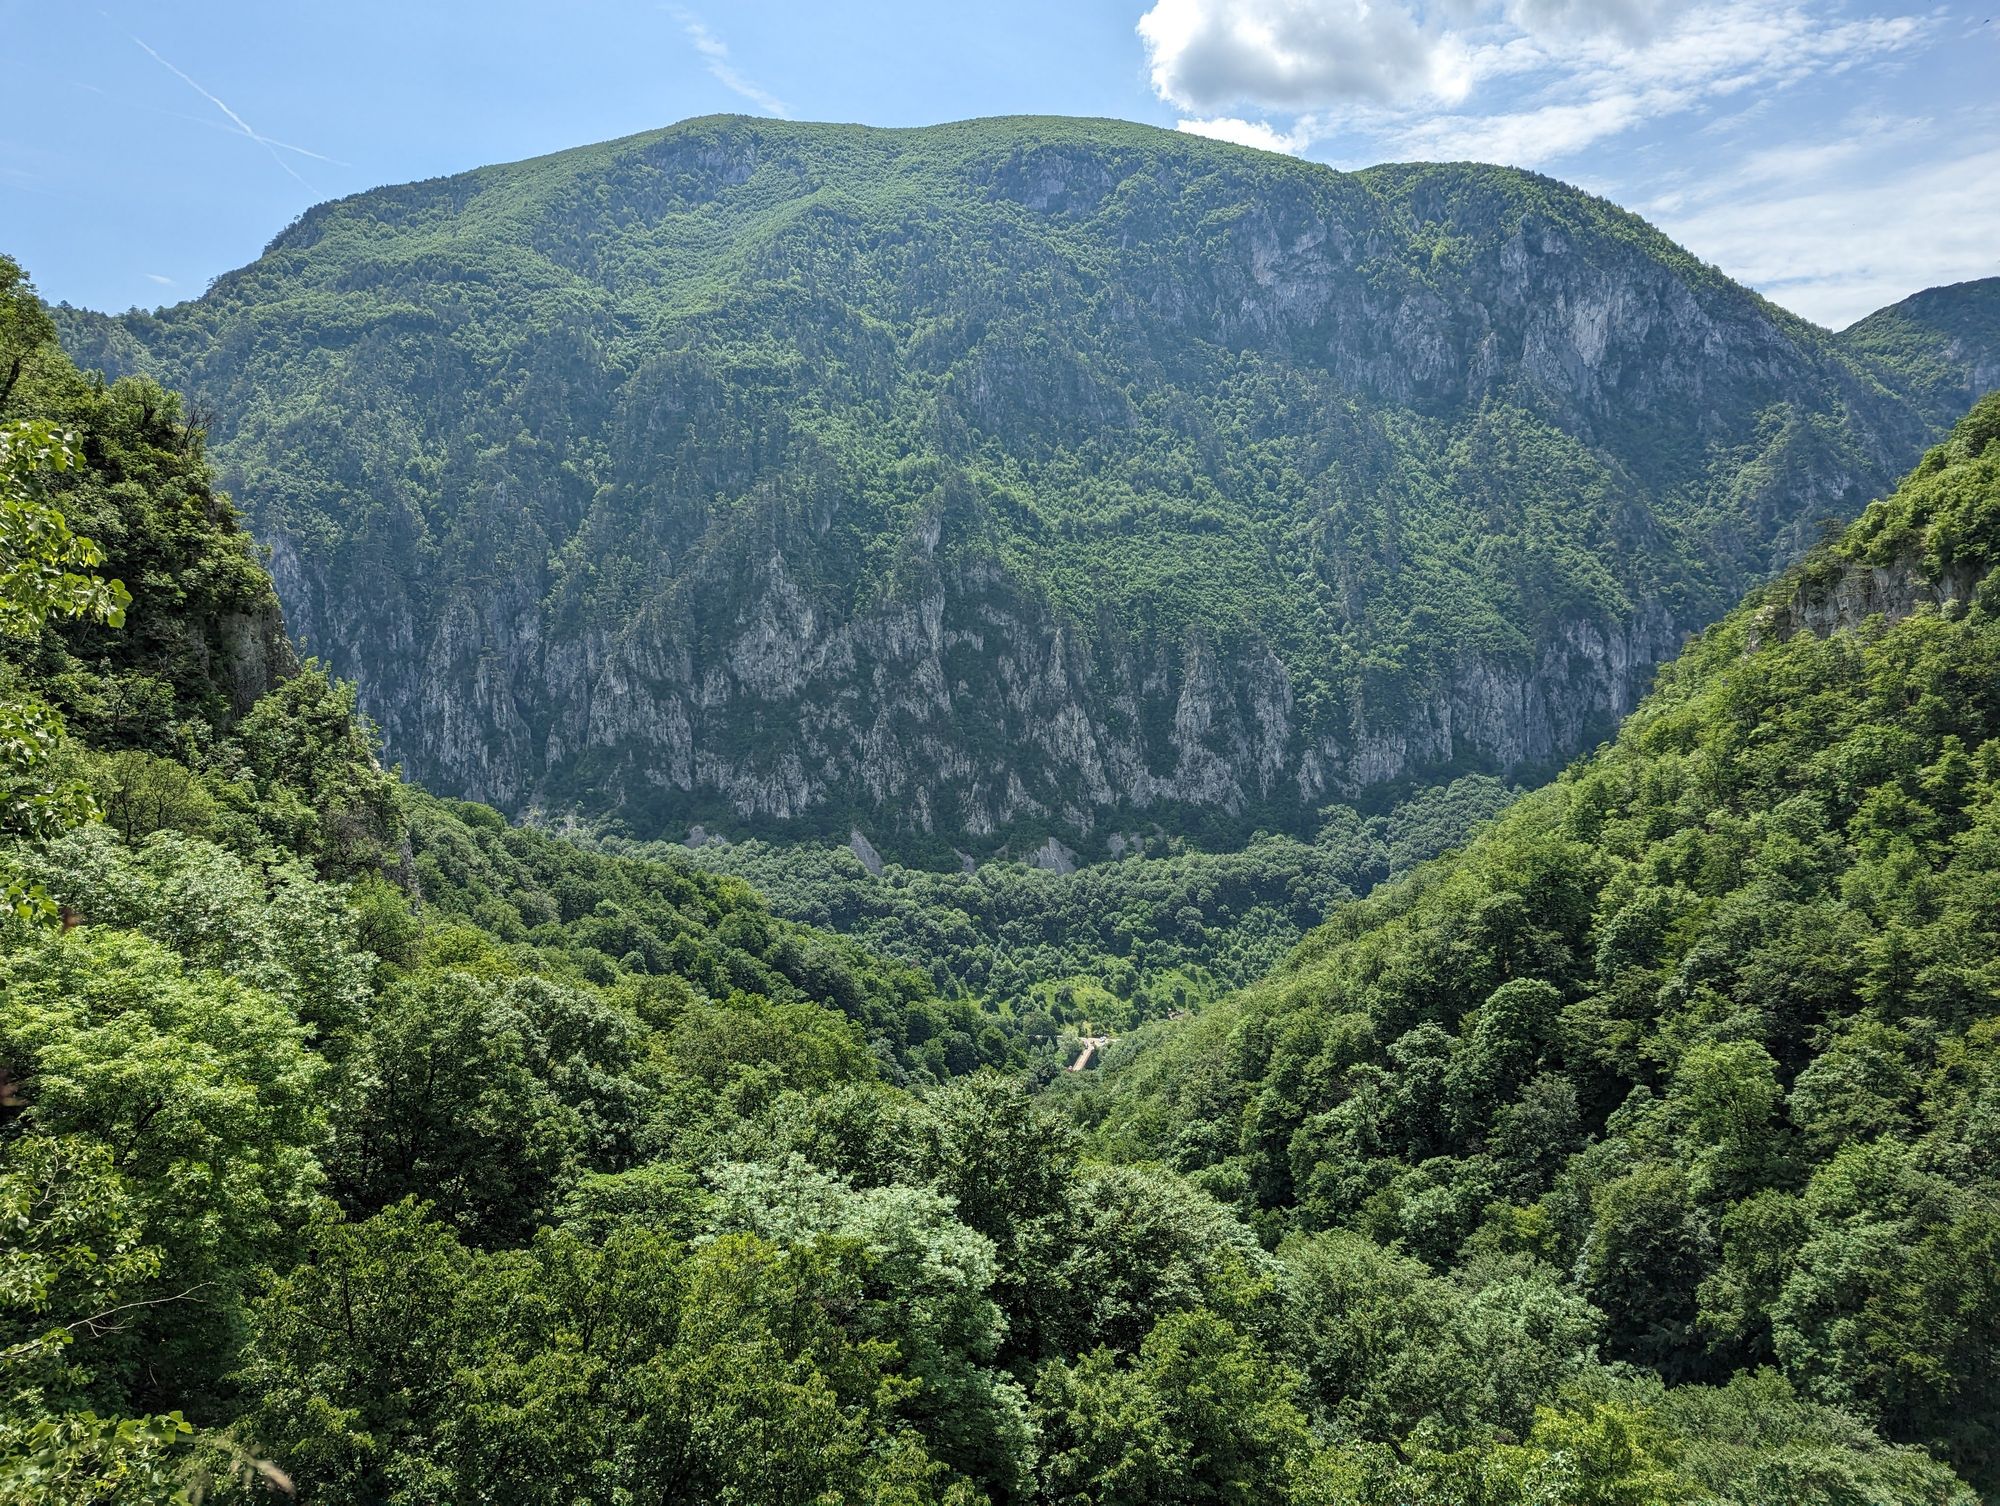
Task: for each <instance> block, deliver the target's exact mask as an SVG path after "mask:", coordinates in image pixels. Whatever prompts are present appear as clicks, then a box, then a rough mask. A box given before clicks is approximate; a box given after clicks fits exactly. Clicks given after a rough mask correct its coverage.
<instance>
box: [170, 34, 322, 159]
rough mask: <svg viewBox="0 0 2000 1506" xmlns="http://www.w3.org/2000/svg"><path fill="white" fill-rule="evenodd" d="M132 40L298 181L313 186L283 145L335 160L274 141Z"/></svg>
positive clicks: (183, 74)
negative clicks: (285, 155) (282, 152)
mask: <svg viewBox="0 0 2000 1506" xmlns="http://www.w3.org/2000/svg"><path fill="white" fill-rule="evenodd" d="M132 40H133V41H134V42H135V43H137V44H138V46H139V48H140V50H141V51H142V52H144V53H145V54H146V56H147V57H149V58H151V59H152V60H153V61H154V62H156V63H158V64H159V65H160V66H161V67H162V68H164V69H166V70H167V72H169V73H171V74H172V75H173V76H174V77H175V78H177V79H179V80H180V81H181V82H182V83H184V84H186V85H187V86H188V87H189V88H190V89H192V90H194V92H195V93H197V94H199V95H200V96H201V97H202V98H203V99H205V100H207V101H208V102H209V103H210V104H212V105H214V106H215V108H216V109H218V110H220V111H221V112H222V113H223V114H224V115H226V116H228V117H229V119H230V121H231V122H232V123H233V124H234V125H235V127H236V129H237V131H239V132H240V133H242V134H243V135H245V136H248V137H249V138H250V139H251V140H252V141H254V142H256V143H257V144H258V145H259V146H261V147H262V148H264V150H265V151H267V152H269V153H270V154H271V160H272V161H273V162H275V163H277V164H278V166H280V167H282V168H283V169H284V170H285V171H286V172H288V173H290V174H291V175H292V176H293V177H294V178H297V179H298V181H299V182H300V183H301V184H303V185H304V186H305V187H307V188H311V187H312V185H311V184H310V183H307V182H306V180H305V179H304V178H302V177H300V176H299V172H298V169H297V168H295V167H293V166H292V164H291V163H289V162H287V161H286V160H285V159H284V158H283V157H280V156H279V155H278V148H279V147H281V146H283V147H285V150H286V151H288V152H297V153H299V154H300V155H301V156H305V157H319V160H320V161H322V162H331V161H333V159H332V158H331V157H320V155H319V153H318V152H309V151H307V150H306V149H305V148H304V147H302V146H285V143H284V142H282V141H273V140H272V139H271V138H270V137H268V136H265V135H261V134H260V133H259V132H258V131H257V129H256V128H255V127H254V126H252V125H251V124H250V122H249V121H247V120H245V119H244V118H243V117H242V116H241V115H238V114H237V113H236V112H235V111H234V110H232V109H230V108H229V106H228V105H226V104H224V103H223V102H222V101H221V100H219V99H217V98H216V97H215V96H214V95H213V94H210V93H209V92H208V90H206V89H204V88H202V86H201V85H200V84H198V83H196V82H195V81H194V80H193V79H191V78H189V77H188V76H187V75H186V74H185V73H183V72H181V71H180V69H178V68H176V67H175V66H174V65H173V64H172V63H170V62H168V61H167V60H166V59H165V58H163V57H161V56H160V55H159V54H158V53H157V52H155V51H153V49H152V48H150V47H148V46H147V45H146V44H145V43H144V42H143V41H140V39H139V38H138V37H134V38H132Z"/></svg>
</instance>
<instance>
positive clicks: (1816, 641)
mask: <svg viewBox="0 0 2000 1506" xmlns="http://www.w3.org/2000/svg"><path fill="white" fill-rule="evenodd" d="M1996 565H2000V395H1995V396H1993V397H1989V398H1987V399H1986V400H1984V401H1983V402H1982V403H1980V404H1979V405H1978V406H1977V407H1976V408H1975V409H1974V410H1973V412H1972V413H1971V414H1970V415H1969V416H1968V417H1967V418H1965V419H1964V420H1963V422H1961V423H1960V425H1959V426H1958V428H1957V430H1956V431H1955V432H1954V434H1953V436H1952V437H1951V439H1950V440H1949V441H1948V442H1947V443H1946V444H1944V445H1942V446H1940V447H1938V448H1937V449H1935V450H1933V451H1932V452H1931V453H1930V454H1929V455H1928V456H1927V457H1926V458H1925V460H1924V461H1923V463H1922V464H1921V465H1920V466H1919V467H1918V468H1917V469H1916V471H1915V472H1914V473H1912V475H1911V476H1910V477H1909V478H1908V479H1907V480H1906V481H1905V482H1904V484H1903V486H1902V487H1901V489H1900V490H1898V491H1897V492H1896V493H1895V494H1894V495H1893V496H1891V497H1890V498H1888V499H1887V500H1885V501H1882V502H1879V503H1877V504H1876V505H1874V506H1873V507H1871V508H1870V509H1869V510H1868V511H1867V512H1866V513H1865V514H1864V515H1863V516H1862V518H1861V519H1860V520H1859V521H1858V522H1857V523H1856V524H1855V525H1854V526H1853V527H1852V528H1851V529H1850V530H1849V531H1848V532H1847V533H1846V534H1845V536H1844V537H1842V538H1841V539H1840V540H1839V541H1838V542H1837V543H1834V544H1832V545H1831V546H1829V547H1828V548H1826V549H1825V550H1824V551H1822V552H1821V553H1819V554H1818V555H1816V556H1815V557H1814V558H1812V559H1811V560H1810V561H1808V563H1807V564H1806V565H1805V566H1804V567H1803V568H1802V570H1801V571H1800V572H1798V573H1797V575H1796V576H1795V577H1794V578H1792V579H1790V580H1788V581H1786V582H1784V583H1782V584H1781V585H1780V586H1779V587H1777V588H1774V589H1772V590H1770V591H1768V592H1766V593H1764V594H1763V595H1762V596H1760V597H1758V598H1756V599H1754V600H1753V601H1752V602H1751V603H1750V604H1749V605H1747V606H1745V607H1744V608H1743V609H1742V610H1740V611H1738V612H1737V613H1736V614H1734V615H1733V616H1731V617H1730V618H1729V619H1727V620H1726V621H1725V622H1724V623H1722V624H1721V625H1720V626H1718V627H1717V628H1715V629H1714V630H1713V631H1711V632H1710V633H1709V634H1708V635H1707V636H1706V637H1704V638H1703V639H1702V640H1701V641H1700V642H1699V643H1697V644H1696V645H1694V646H1693V647H1692V648H1690V649H1689V651H1688V652H1687V653H1686V654H1685V655H1683V657H1682V658H1681V660H1680V661H1679V662H1678V663H1676V664H1675V665H1673V666H1672V667H1671V669H1670V670H1669V671H1668V672H1667V673H1666V674H1665V675H1664V676H1663V677H1662V680H1661V683H1660V685H1659V687H1658V689H1657V690H1656V691H1655V693H1654V694H1653V695H1652V697H1651V698H1650V699H1649V700H1648V701H1647V702H1646V703H1645V704H1644V706H1643V707H1642V708H1641V709H1640V710H1639V711H1638V712H1637V713H1636V714H1635V715H1634V716H1633V717H1632V718H1631V719H1630V720H1629V721H1628V722H1627V723H1626V725H1625V728H1624V730H1623V732H1622V733H1621V735H1620V736H1619V738H1618V740H1617V741H1616V743H1615V744H1613V745H1611V746H1609V747H1608V748H1606V749H1605V750H1603V751H1602V752H1601V753H1599V754H1598V755H1597V756H1595V757H1594V758H1592V759H1590V760H1588V761H1586V762H1584V763H1583V764H1581V765H1580V766H1578V767H1577V768H1576V769H1574V770H1573V771H1571V772H1570V773H1569V774H1568V775H1566V776H1565V777H1564V778H1563V779H1561V780H1560V781H1558V782H1557V783H1556V784H1554V785H1553V786H1551V787H1549V788H1547V789H1545V790H1542V791H1539V792H1537V793H1535V794H1533V795H1530V796H1528V797H1526V798H1525V799H1524V800H1522V801H1521V802H1520V803H1519V804H1517V805H1516V806H1514V807H1513V809H1512V810H1510V811H1509V812H1508V813H1507V814H1506V815H1505V816H1503V817H1502V818H1501V819H1500V820H1499V821H1498V822H1497V823H1496V824H1495V825H1494V826H1492V827H1491V828H1489V829H1488V830H1487V831H1486V832H1485V833H1484V834H1483V835H1482V836H1480V837H1479V838H1478V839H1477V840H1476V841H1474V842H1473V843H1472V844H1471V845H1470V847H1469V848H1468V849H1467V850H1466V851H1465V852H1463V853H1462V854H1460V855H1459V856H1457V857H1455V858H1452V859H1449V860H1446V861H1443V862H1440V863H1437V864H1435V865H1432V866H1429V867H1426V868H1424V869H1421V870H1419V871H1418V873H1417V874H1415V875H1414V876H1412V877H1411V878H1409V879H1407V880H1405V881H1404V882H1402V883H1400V884H1398V885H1394V886H1391V887H1389V888H1387V889H1385V890H1384V891H1382V892H1379V893H1377V894H1375V895H1373V896H1371V897H1370V898H1368V899H1367V900H1364V901H1362V902H1360V903H1358V904H1355V905H1351V906H1348V907H1346V908H1345V909H1343V910H1341V911H1339V912H1337V913H1336V914H1335V915H1334V916H1333V918H1332V919H1331V920H1329V921H1328V923H1327V924H1326V925H1325V926H1324V927H1322V928H1321V929H1320V930H1319V931H1317V932H1315V933H1314V934H1313V935H1312V936H1311V937H1309V938H1308V939H1307V941H1306V942H1305V943H1304V944H1303V945H1302V946H1301V947H1300V948H1299V950H1298V952H1297V954H1296V955H1295V956H1294V958H1293V959H1292V961H1291V963H1290V964H1289V966H1288V967H1287V968H1286V969H1285V970H1284V971H1283V972H1282V973H1280V974H1279V975H1277V976H1275V977H1273V978H1272V979H1271V980H1269V981H1268V982H1266V983H1264V984H1262V985H1260V986H1259V987H1258V988H1256V989H1253V990H1251V991H1250V992H1248V993H1247V994H1245V995H1244V996H1242V998H1241V999H1240V1000H1238V1001H1236V1002H1234V1003H1232V1004H1231V1005H1229V1006H1227V1007H1225V1008H1222V1009H1217V1010H1214V1011H1211V1012H1210V1013H1208V1014H1207V1015H1206V1016H1204V1017H1202V1018H1200V1019H1198V1020H1195V1021H1192V1022H1189V1023H1188V1024H1186V1025H1184V1026H1182V1027H1180V1028H1178V1029H1175V1030H1170V1031H1156V1032H1155V1040H1154V1042H1153V1043H1152V1045H1151V1046H1150V1048H1149V1049H1144V1050H1139V1051H1136V1052H1134V1053H1133V1054H1132V1055H1130V1057H1129V1058H1128V1059H1127V1060H1126V1062H1125V1064H1124V1065H1123V1067H1122V1070H1116V1071H1114V1072H1113V1073H1112V1075H1111V1077H1110V1079H1109V1081H1108V1082H1106V1083H1105V1084H1104V1085H1103V1091H1102V1092H1100V1093H1098V1094H1094V1095H1090V1096H1088V1097H1085V1098H1083V1099H1082V1100H1081V1101H1079V1103H1078V1104H1077V1107H1078V1109H1079V1112H1081V1113H1083V1114H1084V1115H1085V1116H1086V1117H1087V1118H1088V1119H1089V1120H1090V1121H1091V1122H1093V1123H1094V1124H1095V1126H1096V1131H1095V1133H1096V1137H1097V1140H1098V1143H1099V1144H1100V1145H1101V1146H1103V1147H1105V1148H1106V1149H1107V1150H1111V1151H1114V1152H1115V1153H1118V1154H1121V1155H1126V1156H1131V1155H1146V1156H1157V1157H1158V1158H1160V1159H1161V1160H1163V1161H1165V1162H1167V1163H1168V1164H1170V1165H1172V1166H1174V1167H1176V1168H1177V1169H1179V1170H1181V1171H1183V1172H1185V1173H1187V1174H1190V1175H1191V1176H1192V1177H1193V1178H1194V1180H1195V1181H1196V1182H1197V1183H1198V1184H1199V1185H1201V1186H1203V1187H1205V1188H1207V1189H1209V1190H1210V1191H1212V1192H1214V1193H1216V1194H1217V1195H1219V1196H1221V1197H1222V1198H1224V1199H1225V1200H1227V1201H1229V1202H1230V1203H1232V1204H1234V1205H1235V1206H1236V1207H1238V1208H1239V1209H1240V1210H1241V1211H1242V1213H1243V1214H1244V1216H1245V1217H1246V1218H1247V1219H1249V1220H1250V1222H1251V1223H1252V1224H1253V1226H1254V1227H1256V1228H1257V1229H1258V1231H1259V1233H1260V1235H1262V1237H1263V1238H1264V1240H1265V1241H1266V1242H1267V1243H1271V1244H1276V1245H1277V1246H1278V1248H1279V1251H1280V1257H1281V1259H1283V1258H1286V1255H1287V1252H1295V1251H1302V1250H1306V1249H1320V1248H1327V1247H1328V1242H1329V1241H1332V1242H1334V1246H1333V1247H1335V1248H1343V1249H1349V1250H1357V1251H1362V1252H1373V1251H1376V1250H1377V1249H1378V1248H1386V1249H1393V1250H1396V1251H1398V1252H1399V1253H1398V1254H1397V1255H1394V1256H1388V1255H1376V1254H1366V1253H1364V1254H1363V1255H1360V1256H1351V1257H1350V1259H1357V1260H1358V1259H1364V1258H1365V1259H1377V1260H1388V1261H1393V1262H1395V1263H1396V1266H1397V1268H1398V1269H1399V1270H1400V1271H1402V1272H1403V1273H1404V1274H1403V1275H1402V1277H1401V1278H1400V1279H1401V1280H1402V1281H1403V1282H1405V1283H1407V1285H1408V1289H1410V1290H1415V1291H1421V1290H1426V1289H1428V1288H1432V1287H1438V1286H1441V1285H1442V1286H1451V1285H1455V1284H1459V1283H1463V1282H1465V1281H1467V1280H1468V1279H1477V1277H1476V1273H1479V1272H1483V1271H1486V1270H1490V1269H1492V1268H1493V1266H1494V1263H1495V1262H1503V1263H1504V1262H1506V1261H1520V1260H1526V1261H1529V1262H1531V1263H1532V1265H1533V1266H1534V1267H1535V1268H1537V1269H1543V1270H1547V1271H1549V1272H1550V1273H1551V1276H1552V1277H1553V1274H1554V1273H1555V1272H1561V1273H1562V1276H1561V1278H1560V1280H1559V1281H1557V1282H1555V1285H1554V1286H1553V1288H1552V1293H1551V1296H1552V1299H1553V1298H1555V1297H1557V1296H1559V1297H1560V1299H1561V1300H1562V1301H1566V1302H1573V1303H1587V1304H1588V1305H1589V1307H1590V1308H1591V1309H1592V1311H1593V1313H1594V1315H1595V1317H1594V1320H1593V1321H1594V1325H1595V1326H1594V1330H1593V1332H1594V1335H1595V1338H1596V1341H1597V1343H1598V1345H1599V1348H1600V1353H1601V1354H1602V1355H1603V1357H1604V1358H1605V1359H1606V1360H1609V1361H1613V1362H1616V1363H1618V1364H1621V1365H1626V1366H1634V1367H1642V1368H1643V1369H1644V1370H1645V1371H1647V1372H1650V1373H1653V1374H1656V1375H1658V1376H1660V1377H1662V1378H1663V1379H1665V1380H1667V1381H1671V1382H1677V1383H1686V1382H1704V1383H1725V1382H1726V1383H1728V1384H1729V1385H1730V1387H1731V1388H1732V1389H1735V1388H1738V1387H1746V1386H1747V1387H1755V1386H1772V1387H1777V1386H1780V1384H1781V1380H1780V1378H1782V1384H1783V1385H1784V1386H1786V1387H1789V1391H1787V1392H1786V1393H1785V1395H1786V1397H1787V1398H1789V1396H1790V1395H1791V1394H1793V1393H1795V1394H1796V1395H1797V1396H1798V1397H1801V1398H1806V1399H1809V1400H1812V1401H1816V1402H1819V1403H1823V1404H1825V1405H1828V1406H1832V1407H1837V1408H1839V1409H1841V1410H1842V1411H1843V1412H1844V1413H1846V1414H1848V1415H1850V1416H1852V1417H1854V1418H1858V1419H1862V1420H1865V1421H1866V1422H1867V1423H1868V1424H1869V1425H1871V1426H1873V1427H1875V1428H1878V1429H1880V1430H1881V1432H1882V1433H1883V1435H1884V1436H1887V1437H1889V1438H1893V1439H1897V1440H1901V1441H1905V1442H1911V1443H1919V1444H1922V1445H1924V1446H1926V1447H1928V1448H1930V1449H1933V1450H1935V1451H1936V1452H1937V1453H1938V1454H1939V1455H1940V1456H1942V1457H1945V1458H1948V1459H1950V1460H1952V1461H1953V1462H1954V1463H1955V1464H1956V1465H1957V1466H1958V1468H1960V1469H1961V1470H1962V1471H1964V1472H1965V1474H1966V1475H1967V1477H1968V1478H1970V1479H1972V1480H1973V1481H1975V1482H1976V1483H1977V1484H1978V1485H1979V1486H1980V1487H1981V1488H1982V1489H1984V1490H1986V1491H1988V1492H1992V1491H1994V1490H1996V1489H2000V1475H1996V1473H1995V1470H1994V1460H1995V1458H1996V1457H2000V1438H1996V1436H1995V1434H1994V1431H1993V1427H1994V1423H1993V1420H1994V1418H1995V1417H1996V1416H2000V1262H1996V1259H1995V1256H1996V1253H2000V1179H1997V1178H1996V1165H1995V1161H1994V1154H1993V1145H1994V1130H1995V1124H1994V1119H1993V1115H1994V1112H1995V1105H1996V1103H2000V615H1996V613H2000V595H1996V591H2000V584H1996V582H2000V575H1996V574H1995V569H1996ZM1298 1258H1299V1257H1298V1256H1297V1255H1296V1254H1294V1255H1292V1256H1291V1260H1292V1261H1293V1263H1294V1264H1296V1261H1297V1260H1298ZM1348 1280H1349V1284H1350V1286H1351V1287H1352V1288H1353V1289H1354V1290H1355V1291H1356V1292H1357V1294H1358V1295H1357V1298H1356V1300H1354V1301H1350V1302H1349V1303H1347V1304H1346V1305H1345V1307H1344V1309H1343V1308H1338V1307H1337V1308H1336V1309H1335V1311H1336V1312H1337V1313H1338V1314H1339V1321H1341V1322H1343V1323H1355V1322H1366V1321H1368V1319H1367V1317H1366V1315H1367V1313H1368V1312H1369V1311H1370V1307H1369V1302H1370V1299H1369V1298H1368V1297H1367V1296H1366V1295H1365V1294H1366V1293H1369V1292H1379V1291H1380V1290H1381V1289H1382V1286H1381V1283H1379V1282H1375V1281H1372V1280H1360V1279H1356V1278H1352V1277H1350V1278H1348ZM1391 1289H1392V1290H1393V1288H1391ZM1375 1300H1379V1299H1375ZM1516 1310H1517V1311H1525V1310H1526V1309H1525V1308H1522V1307H1520V1306H1519V1305H1518V1304H1517V1305H1516ZM1402 1321H1403V1326H1405V1327H1406V1328H1407V1326H1408V1320H1402ZM1439 1348H1440V1346H1439V1345H1436V1344H1426V1345H1423V1346H1421V1347H1420V1349H1419V1350H1418V1351H1417V1352H1415V1353H1414V1354H1409V1355H1405V1356H1403V1357H1402V1362H1401V1364H1402V1365H1408V1366H1411V1367H1412V1368H1410V1369H1408V1370H1405V1369H1403V1368H1401V1366H1400V1365H1394V1364H1392V1365H1389V1366H1386V1367H1372V1373H1373V1374H1374V1375H1375V1376H1376V1377H1377V1378H1378V1382H1379V1384H1380V1386H1381V1388H1382V1390H1383V1392H1384V1393H1385V1395H1384V1403H1383V1407H1384V1409H1383V1410H1377V1411H1373V1412H1368V1413H1363V1414H1359V1415H1357V1416H1356V1418H1355V1425H1356V1427H1357V1428H1358V1429H1359V1430H1360V1431H1361V1432H1362V1433H1363V1434H1364V1435H1366V1436H1370V1437H1376V1438H1382V1439H1385V1440H1386V1439H1398V1438H1405V1437H1408V1436H1411V1435H1412V1434H1413V1433H1414V1432H1416V1431H1420V1429H1421V1427H1422V1426H1425V1425H1427V1424H1426V1423H1423V1422H1420V1419H1428V1418H1435V1417H1436V1416H1438V1415H1440V1412H1439V1409H1440V1408H1443V1407H1446V1406H1447V1405H1448V1404H1449V1402H1450V1398H1449V1397H1448V1396H1447V1394H1446V1393H1444V1392H1441V1391H1439V1390H1437V1389H1436V1388H1435V1387H1434V1386H1432V1385H1431V1384H1430V1382H1429V1379H1428V1377H1427V1376H1426V1375H1425V1374H1424V1373H1423V1370H1422V1368H1421V1364H1420V1361H1422V1360H1423V1359H1425V1358H1427V1357H1428V1356H1430V1355H1433V1354H1436V1353H1437V1352H1438V1351H1439ZM1309 1352H1310V1351H1309ZM1752 1377H1762V1378H1760V1379H1755V1380H1754V1381H1753V1380H1752V1379H1751V1378H1752ZM1352 1379H1353V1377H1349V1376H1343V1377H1341V1380H1340V1389H1343V1390H1344V1389H1346V1387H1347V1386H1348V1385H1349V1384H1350V1383H1351V1381H1352ZM1701 1394H1702V1393H1700V1392H1698V1391H1690V1390H1687V1389H1678V1390H1676V1391H1674V1392H1671V1393H1669V1398H1670V1400H1671V1402H1672V1406H1673V1407H1682V1406H1685V1407H1690V1408H1694V1409H1696V1410H1698V1409H1699V1408H1700V1407H1705V1406H1707V1405H1709V1403H1708V1402H1705V1401H1701V1402H1697V1401H1694V1400H1693V1399H1692V1398H1694V1397H1697V1396H1700V1395H1701ZM1746 1394H1748V1393H1746ZM1349 1396H1350V1404H1351V1396H1352V1393H1351V1392H1350V1393H1349ZM1783 1405H1784V1406H1785V1407H1789V1406H1790V1405H1791V1402H1790V1400H1789V1399H1786V1400H1785V1401H1784V1403H1783ZM1670 1410H1671V1408H1670ZM1681 1415H1683V1416H1686V1415H1692V1413H1689V1412H1683V1413H1682V1414H1681ZM1631 1436H1632V1437H1635V1438H1636V1437H1638V1436H1639V1435H1637V1434H1633V1435H1631ZM1482 1467H1483V1466H1482ZM1744 1467H1745V1468H1746V1469H1747V1468H1748V1466H1747V1465H1745V1466H1744ZM1801 1488H1803V1487H1801Z"/></svg>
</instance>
